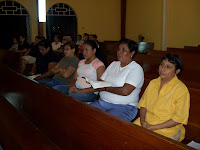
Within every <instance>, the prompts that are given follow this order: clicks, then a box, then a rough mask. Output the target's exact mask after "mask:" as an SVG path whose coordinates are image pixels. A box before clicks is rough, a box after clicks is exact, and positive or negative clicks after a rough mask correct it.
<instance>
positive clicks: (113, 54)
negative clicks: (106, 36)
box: [99, 41, 118, 65]
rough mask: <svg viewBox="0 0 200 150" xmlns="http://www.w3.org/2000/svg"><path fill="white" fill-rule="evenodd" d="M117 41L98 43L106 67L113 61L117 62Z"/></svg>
mask: <svg viewBox="0 0 200 150" xmlns="http://www.w3.org/2000/svg"><path fill="white" fill-rule="evenodd" d="M117 43H118V42H117V41H104V42H100V43H99V47H100V49H101V50H102V51H103V52H104V54H106V56H107V65H109V64H111V63H112V62H113V61H114V60H117V49H118V46H117Z"/></svg>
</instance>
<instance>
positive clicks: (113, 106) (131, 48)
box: [90, 39, 144, 121]
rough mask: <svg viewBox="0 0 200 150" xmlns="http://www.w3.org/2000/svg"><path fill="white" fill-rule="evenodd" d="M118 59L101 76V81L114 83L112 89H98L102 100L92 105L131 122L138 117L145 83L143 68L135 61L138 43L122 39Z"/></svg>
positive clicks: (119, 44)
mask: <svg viewBox="0 0 200 150" xmlns="http://www.w3.org/2000/svg"><path fill="white" fill-rule="evenodd" d="M118 47H119V48H118V50H117V58H118V60H119V61H114V62H112V63H111V64H110V65H109V66H108V68H107V69H106V71H105V72H104V73H103V75H102V76H101V80H103V81H106V82H110V83H112V87H106V88H102V89H98V90H99V91H101V92H100V99H99V100H96V101H95V102H93V103H91V104H90V105H92V106H94V107H96V108H99V109H101V110H103V111H105V112H108V113H110V114H113V115H115V116H118V117H120V118H122V119H125V120H127V121H131V120H133V119H134V118H135V116H136V115H137V112H138V109H137V104H138V100H139V94H140V91H141V87H142V85H143V83H144V73H143V69H142V67H141V66H140V65H139V64H138V63H136V62H135V61H134V60H133V57H134V56H135V55H136V54H137V52H138V46H137V43H136V42H134V41H132V40H129V39H122V40H120V41H119V43H118Z"/></svg>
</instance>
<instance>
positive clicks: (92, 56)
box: [54, 40, 105, 102]
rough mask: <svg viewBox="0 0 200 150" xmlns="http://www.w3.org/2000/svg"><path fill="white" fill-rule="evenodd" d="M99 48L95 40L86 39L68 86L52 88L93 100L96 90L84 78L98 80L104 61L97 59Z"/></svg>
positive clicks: (78, 97) (95, 96) (76, 96)
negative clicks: (82, 57) (80, 58)
mask: <svg viewBox="0 0 200 150" xmlns="http://www.w3.org/2000/svg"><path fill="white" fill-rule="evenodd" d="M98 51H99V49H98V47H97V44H96V42H95V41H91V40H88V41H86V42H85V43H84V44H83V56H84V58H85V59H83V60H81V61H80V62H79V64H78V68H77V70H76V72H75V74H74V76H73V78H72V80H71V83H70V87H68V86H67V85H58V86H55V87H54V89H56V90H58V91H60V92H62V93H65V94H68V95H69V96H71V97H74V98H76V99H78V100H80V101H83V102H93V101H94V100H95V99H96V98H97V94H98V92H95V91H94V89H93V88H92V87H91V85H90V84H89V83H87V82H86V80H85V78H88V79H92V80H99V79H100V77H101V75H102V74H103V72H104V71H105V66H104V63H103V62H102V61H101V60H99V59H98V53H99V52H98Z"/></svg>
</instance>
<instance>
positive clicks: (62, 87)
mask: <svg viewBox="0 0 200 150" xmlns="http://www.w3.org/2000/svg"><path fill="white" fill-rule="evenodd" d="M52 88H53V89H55V90H57V91H59V92H62V93H64V94H69V93H68V91H69V85H56V86H54V87H52Z"/></svg>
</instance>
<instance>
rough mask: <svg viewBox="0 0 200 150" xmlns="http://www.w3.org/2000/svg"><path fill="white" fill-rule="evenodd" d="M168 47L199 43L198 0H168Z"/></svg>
mask: <svg viewBox="0 0 200 150" xmlns="http://www.w3.org/2000/svg"><path fill="white" fill-rule="evenodd" d="M168 22H169V26H168V47H184V46H197V45H200V0H169V21H168Z"/></svg>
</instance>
